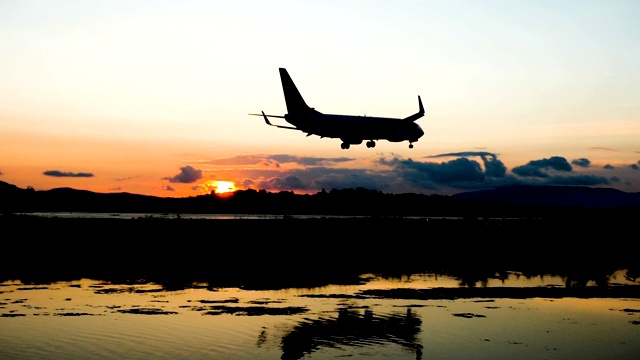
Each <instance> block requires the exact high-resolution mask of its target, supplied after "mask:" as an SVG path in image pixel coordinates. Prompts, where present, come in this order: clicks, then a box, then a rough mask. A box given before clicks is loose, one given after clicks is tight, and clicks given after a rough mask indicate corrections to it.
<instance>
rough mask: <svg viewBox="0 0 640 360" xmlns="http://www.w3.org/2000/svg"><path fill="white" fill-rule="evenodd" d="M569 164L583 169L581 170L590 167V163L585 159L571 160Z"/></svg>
mask: <svg viewBox="0 0 640 360" xmlns="http://www.w3.org/2000/svg"><path fill="white" fill-rule="evenodd" d="M571 163H572V164H573V165H575V166H579V167H583V168H588V167H589V166H591V161H589V159H585V158H580V159H575V160H571Z"/></svg>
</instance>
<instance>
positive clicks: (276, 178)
mask: <svg viewBox="0 0 640 360" xmlns="http://www.w3.org/2000/svg"><path fill="white" fill-rule="evenodd" d="M445 157H449V158H452V157H453V159H448V160H447V161H444V162H435V160H434V161H429V160H425V161H416V160H413V159H411V158H403V157H402V156H399V155H394V154H392V155H390V156H380V157H379V158H376V159H372V160H373V162H374V163H375V164H377V165H378V166H375V167H373V168H371V167H368V166H364V167H362V168H353V167H351V168H350V167H348V166H344V165H343V166H340V167H337V168H334V167H333V166H330V165H332V164H337V163H341V162H345V161H351V160H353V159H349V158H306V157H298V156H290V155H282V154H278V155H268V156H267V155H259V156H255V157H253V159H254V161H255V163H257V164H262V163H272V164H280V163H282V164H285V163H295V164H306V165H313V166H304V167H302V168H295V169H289V170H286V167H284V166H283V167H277V166H267V167H260V168H251V169H244V170H242V171H243V173H244V175H243V176H244V179H243V180H241V181H236V186H238V188H246V189H256V190H262V189H264V190H267V191H296V192H305V193H316V192H318V191H321V190H323V189H325V190H327V191H329V190H331V189H345V188H357V187H363V188H367V189H371V190H379V191H383V192H390V193H407V192H411V193H423V194H443V195H445V194H454V193H458V192H460V191H471V190H481V189H490V188H495V187H500V186H507V185H514V184H523V185H575V186H599V185H607V184H610V183H611V182H615V180H614V178H610V179H608V178H606V177H602V176H595V175H585V174H574V173H572V170H573V169H572V167H571V164H569V162H568V161H567V159H565V158H563V157H560V156H553V157H550V158H545V159H538V160H532V161H530V162H528V163H527V164H525V165H522V166H517V167H515V168H513V170H511V171H509V170H508V169H507V167H506V166H505V165H504V163H503V162H502V161H501V160H500V159H499V158H498V155H496V154H494V153H490V152H484V151H468V152H456V153H447V154H439V155H434V156H429V157H425V159H440V158H445ZM244 158H245V159H246V158H249V157H244ZM573 163H574V164H576V166H586V165H587V164H588V165H589V166H591V164H590V161H589V160H588V159H586V158H578V159H576V160H573ZM321 164H324V166H321ZM562 173H566V174H562Z"/></svg>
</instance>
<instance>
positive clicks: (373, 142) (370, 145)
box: [367, 140, 376, 148]
mask: <svg viewBox="0 0 640 360" xmlns="http://www.w3.org/2000/svg"><path fill="white" fill-rule="evenodd" d="M367 147H368V148H374V147H376V142H375V141H373V140H369V141H367Z"/></svg>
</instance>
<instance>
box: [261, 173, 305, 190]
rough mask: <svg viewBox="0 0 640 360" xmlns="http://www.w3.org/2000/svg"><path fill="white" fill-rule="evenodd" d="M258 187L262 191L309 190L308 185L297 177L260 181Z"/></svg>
mask: <svg viewBox="0 0 640 360" xmlns="http://www.w3.org/2000/svg"><path fill="white" fill-rule="evenodd" d="M258 187H259V188H260V189H276V190H281V191H282V190H291V191H294V190H307V185H305V183H304V182H302V180H300V178H298V177H297V176H292V175H290V176H286V177H284V178H271V179H268V180H264V181H260V182H259V183H258Z"/></svg>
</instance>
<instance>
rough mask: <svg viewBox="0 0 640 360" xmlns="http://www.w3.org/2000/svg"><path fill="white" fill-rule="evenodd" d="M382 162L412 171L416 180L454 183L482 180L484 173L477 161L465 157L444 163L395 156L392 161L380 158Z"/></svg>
mask: <svg viewBox="0 0 640 360" xmlns="http://www.w3.org/2000/svg"><path fill="white" fill-rule="evenodd" d="M380 163H381V164H385V165H389V166H392V167H394V168H396V169H397V170H399V171H401V172H404V173H405V175H407V174H408V173H411V175H413V176H410V178H412V179H413V180H414V181H416V182H424V181H426V182H434V183H437V184H454V183H458V182H469V181H472V182H482V181H483V180H484V178H485V177H484V173H483V172H482V167H481V166H480V164H479V163H478V162H477V161H473V160H469V159H467V158H465V157H462V158H458V159H455V160H451V161H446V162H443V163H432V162H417V161H413V160H411V159H408V160H402V159H399V158H393V159H392V160H390V161H387V160H386V159H380Z"/></svg>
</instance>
